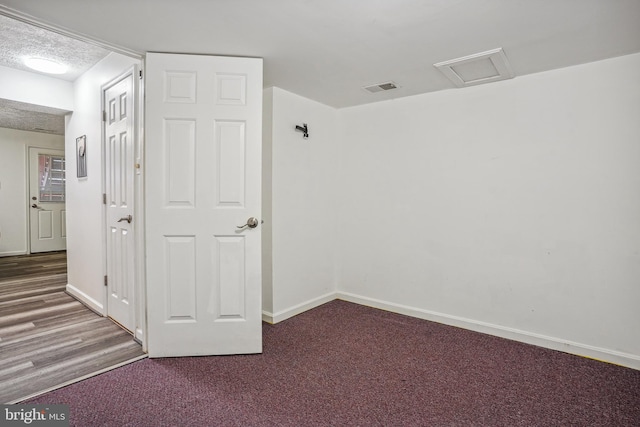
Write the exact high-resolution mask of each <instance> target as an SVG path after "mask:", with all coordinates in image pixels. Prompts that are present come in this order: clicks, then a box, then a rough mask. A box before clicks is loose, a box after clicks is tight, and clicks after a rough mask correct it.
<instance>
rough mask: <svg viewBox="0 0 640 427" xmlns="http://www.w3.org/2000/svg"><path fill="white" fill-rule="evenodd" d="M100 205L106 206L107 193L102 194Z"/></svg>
mask: <svg viewBox="0 0 640 427" xmlns="http://www.w3.org/2000/svg"><path fill="white" fill-rule="evenodd" d="M102 204H103V205H106V204H107V193H102Z"/></svg>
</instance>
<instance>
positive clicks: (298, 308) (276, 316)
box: [262, 292, 337, 324]
mask: <svg viewBox="0 0 640 427" xmlns="http://www.w3.org/2000/svg"><path fill="white" fill-rule="evenodd" d="M336 298H337V297H336V293H335V292H330V293H328V294H325V295H322V296H319V297H317V298H313V299H310V300H309V301H305V302H303V303H300V304H297V305H294V306H293V307H289V308H287V309H285V310H281V311H279V312H277V313H269V312H268V311H263V312H262V320H263V321H264V322H267V323H271V324H276V323H279V322H282V321H283V320H286V319H288V318H290V317H293V316H296V315H298V314H300V313H303V312H305V311H307V310H311V309H312V308H316V307H318V306H320V305H322V304H326V303H328V302H329V301H333V300H334V299H336Z"/></svg>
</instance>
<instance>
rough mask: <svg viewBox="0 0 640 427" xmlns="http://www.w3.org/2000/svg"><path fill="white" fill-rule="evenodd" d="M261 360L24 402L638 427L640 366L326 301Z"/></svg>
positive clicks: (176, 416)
mask: <svg viewBox="0 0 640 427" xmlns="http://www.w3.org/2000/svg"><path fill="white" fill-rule="evenodd" d="M263 330H264V353H263V354H262V355H252V356H223V357H193V358H176V359H155V360H149V359H147V360H142V361H139V362H135V363H133V364H131V365H127V366H125V367H123V368H120V369H117V370H115V371H111V372H108V373H105V374H102V375H99V376H97V377H94V378H91V379H88V380H85V381H82V382H80V383H78V384H74V385H71V386H68V387H65V388H63V389H60V390H57V391H54V392H51V393H48V394H45V395H42V396H40V397H38V398H35V399H32V400H30V401H29V402H28V403H46V404H55V403H59V404H69V405H70V409H71V424H72V425H77V426H136V427H140V426H297V427H298V426H640V371H636V370H633V369H628V368H623V367H619V366H615V365H610V364H606V363H602V362H597V361H594V360H590V359H585V358H580V357H577V356H572V355H568V354H565V353H561V352H557V351H553V350H547V349H543V348H539V347H534V346H531V345H527V344H522V343H517V342H514V341H509V340H505V339H501V338H496V337H492V336H489V335H483V334H479V333H475V332H471V331H466V330H463V329H458V328H454V327H449V326H444V325H440V324H436V323H432V322H427V321H424V320H419V319H415V318H410V317H405V316H402V315H397V314H393V313H388V312H385V311H381V310H376V309H372V308H367V307H363V306H359V305H355V304H351V303H347V302H343V301H333V302H330V303H328V304H325V305H323V306H321V307H318V308H316V309H314V310H311V311H308V312H306V313H303V314H301V315H299V316H296V317H294V318H291V319H289V320H286V321H284V322H282V323H279V324H277V325H267V324H265V325H264V329H263Z"/></svg>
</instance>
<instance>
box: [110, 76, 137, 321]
mask: <svg viewBox="0 0 640 427" xmlns="http://www.w3.org/2000/svg"><path fill="white" fill-rule="evenodd" d="M133 74H134V70H133V69H132V70H130V71H129V72H128V73H125V75H123V76H122V77H120V78H118V79H116V80H115V81H114V82H111V83H109V84H108V85H107V86H106V87H105V88H104V89H103V90H104V92H103V99H104V111H105V114H104V119H105V123H104V132H105V138H104V139H105V147H104V149H105V156H104V159H105V160H104V161H105V166H104V169H105V195H106V196H105V202H106V207H105V210H106V221H107V226H106V229H107V231H106V240H107V257H106V258H107V261H106V264H107V283H108V285H107V298H108V300H107V313H108V315H109V317H111V318H112V319H113V320H115V321H116V322H118V323H120V324H121V325H122V326H124V327H125V328H126V329H128V330H129V331H132V332H133V331H134V328H135V326H136V325H135V314H134V307H135V306H134V277H135V276H134V274H135V240H134V226H135V221H136V218H134V209H133V208H134V178H133V170H134V155H133V153H134V142H135V137H134V124H135V121H134V114H135V111H134V103H133V99H134V96H135V94H134V93H133V89H134V85H133Z"/></svg>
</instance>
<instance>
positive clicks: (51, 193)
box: [38, 154, 65, 202]
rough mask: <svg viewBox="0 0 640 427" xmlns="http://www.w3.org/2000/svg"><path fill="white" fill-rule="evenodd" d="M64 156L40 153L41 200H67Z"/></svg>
mask: <svg viewBox="0 0 640 427" xmlns="http://www.w3.org/2000/svg"><path fill="white" fill-rule="evenodd" d="M64 169H65V167H64V157H62V156H52V155H50V154H39V155H38V171H39V175H38V176H39V181H38V184H39V189H40V202H64V201H65V191H64V183H65V175H64Z"/></svg>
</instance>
